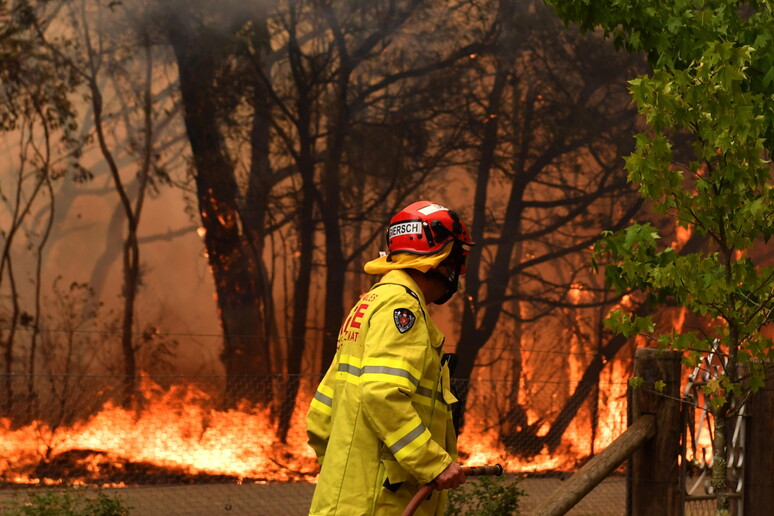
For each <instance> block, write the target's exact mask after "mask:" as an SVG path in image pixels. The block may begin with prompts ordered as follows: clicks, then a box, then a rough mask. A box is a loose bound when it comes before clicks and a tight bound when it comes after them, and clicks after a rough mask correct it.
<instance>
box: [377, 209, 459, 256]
mask: <svg viewBox="0 0 774 516" xmlns="http://www.w3.org/2000/svg"><path fill="white" fill-rule="evenodd" d="M451 241H456V242H459V243H460V245H467V246H471V245H473V241H472V240H471V239H470V235H469V234H468V228H467V227H466V226H465V223H464V222H462V220H460V217H459V215H457V213H456V212H454V211H452V210H450V209H448V208H446V207H445V206H441V205H440V204H436V203H432V202H429V201H418V202H415V203H412V204H409V205H408V206H406V207H405V208H403V209H402V210H400V211H399V212H398V213H397V214H396V215H395V216H394V217H393V218H392V220H390V226H389V227H388V228H387V245H388V246H389V249H390V254H392V253H396V252H406V253H412V254H436V253H438V252H440V251H441V250H442V249H443V248H444V246H445V245H446V244H447V243H449V242H451Z"/></svg>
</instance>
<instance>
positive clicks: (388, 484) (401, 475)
mask: <svg viewBox="0 0 774 516" xmlns="http://www.w3.org/2000/svg"><path fill="white" fill-rule="evenodd" d="M382 466H383V467H384V483H383V484H382V485H383V487H384V488H385V489H388V490H390V491H392V492H393V493H394V492H395V491H397V490H398V489H400V486H402V485H403V483H404V482H406V481H407V480H410V479H411V475H409V473H408V471H406V470H405V469H403V466H401V465H400V464H398V461H396V460H392V459H382Z"/></svg>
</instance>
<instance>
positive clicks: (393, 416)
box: [306, 270, 457, 516]
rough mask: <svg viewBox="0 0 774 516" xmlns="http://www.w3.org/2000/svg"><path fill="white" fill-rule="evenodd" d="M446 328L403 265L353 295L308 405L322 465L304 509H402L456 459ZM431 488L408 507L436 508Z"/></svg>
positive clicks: (424, 511)
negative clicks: (431, 315)
mask: <svg viewBox="0 0 774 516" xmlns="http://www.w3.org/2000/svg"><path fill="white" fill-rule="evenodd" d="M443 341H444V337H443V334H442V333H441V332H440V331H439V330H438V328H437V327H436V326H435V324H434V323H433V322H432V320H430V318H429V316H428V315H427V307H426V305H425V301H424V298H423V297H422V292H421V290H420V289H419V287H418V286H417V285H416V283H415V282H414V281H413V280H412V279H411V277H410V276H409V275H408V274H407V273H406V272H404V271H401V270H396V271H391V272H389V273H387V274H385V275H384V276H383V277H382V279H381V281H380V282H379V283H377V284H375V285H374V286H373V287H372V288H371V290H370V291H369V292H368V293H366V294H364V295H363V296H361V297H360V299H359V300H358V302H357V303H355V306H354V307H353V308H352V310H351V311H350V312H349V315H348V317H347V319H346V320H345V322H344V324H343V326H342V328H341V330H340V332H339V337H338V350H337V352H336V357H335V358H334V360H333V362H332V363H331V366H330V368H329V369H328V372H327V373H326V374H325V377H324V378H323V380H322V382H321V383H320V386H319V387H318V389H317V392H316V393H315V396H314V399H313V400H312V403H311V405H310V407H309V411H308V413H307V420H306V421H307V434H308V436H309V444H310V445H311V446H312V448H313V449H314V451H315V453H316V454H317V457H318V460H319V461H320V464H321V465H322V468H321V471H320V476H319V478H318V481H317V487H316V489H315V492H314V496H313V498H312V506H311V509H310V513H309V514H310V515H314V516H322V515H333V514H337V515H347V516H349V515H358V516H360V515H366V514H379V515H391V514H398V515H399V514H401V513H402V512H403V509H405V507H406V505H407V504H408V503H409V501H410V500H411V498H412V497H413V496H414V494H415V493H416V492H417V490H418V489H419V488H420V487H421V486H423V485H425V484H427V483H428V482H430V481H432V480H433V479H434V478H435V477H436V476H438V475H439V474H440V473H441V472H442V471H443V470H444V469H445V468H446V467H447V466H448V465H449V464H450V463H451V462H452V461H453V460H456V459H457V445H456V437H455V433H454V428H453V424H452V414H451V404H452V403H454V402H455V401H457V400H456V398H454V396H453V395H452V394H451V391H450V389H449V369H448V366H447V365H443V366H442V365H441V347H442V345H443ZM444 505H445V493H443V492H439V491H433V494H432V496H431V498H430V499H428V500H426V501H425V502H423V503H422V505H421V506H420V507H419V509H418V510H417V512H416V513H415V514H417V515H430V514H442V513H443V508H444V507H443V506H444Z"/></svg>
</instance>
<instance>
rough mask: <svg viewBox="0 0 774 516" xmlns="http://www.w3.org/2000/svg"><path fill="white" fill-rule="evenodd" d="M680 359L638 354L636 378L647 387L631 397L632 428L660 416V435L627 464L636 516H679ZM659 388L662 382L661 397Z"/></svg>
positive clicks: (673, 354)
mask: <svg viewBox="0 0 774 516" xmlns="http://www.w3.org/2000/svg"><path fill="white" fill-rule="evenodd" d="M681 356H682V354H681V353H680V352H679V351H674V350H663V351H661V350H658V349H654V348H638V349H637V350H636V353H635V357H634V375H635V376H637V377H640V378H642V379H643V384H642V385H641V386H640V387H639V388H637V389H634V390H633V392H632V396H631V400H632V412H631V414H632V422H633V424H634V423H636V422H637V419H638V418H641V417H644V416H645V415H647V414H653V415H655V416H656V435H655V436H654V437H653V438H652V439H649V440H648V441H646V442H645V443H644V444H643V446H641V447H640V448H638V449H637V450H636V451H635V452H634V453H633V454H632V459H631V461H630V463H629V467H630V468H631V474H630V475H629V482H630V485H629V494H630V500H631V510H632V516H681V515H682V514H683V501H682V495H681V493H680V486H679V482H680V468H679V465H678V457H679V455H680V433H681V427H680V372H681V371H682V369H681V364H680V359H681ZM656 382H663V383H664V387H663V389H661V390H660V391H658V390H657V389H656V388H655V385H656Z"/></svg>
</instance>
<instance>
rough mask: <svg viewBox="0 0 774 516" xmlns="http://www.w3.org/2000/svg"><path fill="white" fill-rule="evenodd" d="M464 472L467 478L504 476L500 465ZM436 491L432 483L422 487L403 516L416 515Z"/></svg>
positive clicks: (476, 467) (467, 468)
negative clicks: (424, 502)
mask: <svg viewBox="0 0 774 516" xmlns="http://www.w3.org/2000/svg"><path fill="white" fill-rule="evenodd" d="M462 472H463V473H464V474H465V476H466V477H472V476H479V475H494V476H498V477H499V476H500V475H502V474H503V467H502V466H501V465H499V464H495V465H494V466H465V467H463V468H462ZM434 489H435V484H433V483H432V482H431V483H429V484H427V485H425V486H422V488H420V489H419V491H417V494H415V495H414V498H412V499H411V501H410V502H409V503H408V505H407V506H406V508H405V509H404V510H403V514H402V515H401V516H411V515H412V514H414V511H416V510H417V507H419V506H420V505H421V504H422V502H423V501H424V500H425V498H427V495H429V494H430V493H431V492H432V491H433V490H434Z"/></svg>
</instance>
